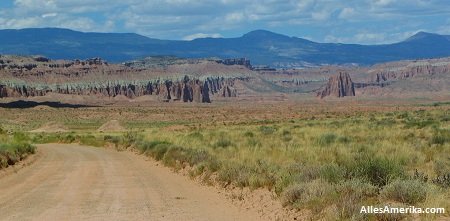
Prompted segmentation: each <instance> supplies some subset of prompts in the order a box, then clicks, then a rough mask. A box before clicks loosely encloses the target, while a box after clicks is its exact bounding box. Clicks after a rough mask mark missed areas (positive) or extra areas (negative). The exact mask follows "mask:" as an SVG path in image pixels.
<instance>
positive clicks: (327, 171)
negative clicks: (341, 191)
mask: <svg viewBox="0 0 450 221" xmlns="http://www.w3.org/2000/svg"><path fill="white" fill-rule="evenodd" d="M345 174H346V171H345V168H342V167H340V166H338V165H336V164H326V165H324V166H322V168H321V169H320V177H321V178H322V179H324V180H326V181H328V182H330V183H338V182H339V181H341V180H343V179H344V178H345Z"/></svg>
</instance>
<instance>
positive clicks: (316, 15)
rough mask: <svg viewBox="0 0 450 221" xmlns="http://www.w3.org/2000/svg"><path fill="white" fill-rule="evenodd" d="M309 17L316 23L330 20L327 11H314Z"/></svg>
mask: <svg viewBox="0 0 450 221" xmlns="http://www.w3.org/2000/svg"><path fill="white" fill-rule="evenodd" d="M311 17H312V19H314V20H317V21H325V20H327V19H328V18H330V12H329V11H328V10H322V11H315V12H312V13H311Z"/></svg>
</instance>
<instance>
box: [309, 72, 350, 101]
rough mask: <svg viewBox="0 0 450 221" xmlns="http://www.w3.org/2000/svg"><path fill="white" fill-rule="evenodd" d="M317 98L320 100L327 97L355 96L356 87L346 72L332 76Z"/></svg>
mask: <svg viewBox="0 0 450 221" xmlns="http://www.w3.org/2000/svg"><path fill="white" fill-rule="evenodd" d="M317 96H319V97H320V98H324V97H327V96H335V97H345V96H355V87H354V84H353V81H352V79H351V78H350V75H349V74H348V73H346V72H339V73H338V74H337V75H333V76H331V77H330V79H329V80H328V83H327V84H326V85H325V87H324V88H323V89H322V90H321V91H319V92H318V94H317Z"/></svg>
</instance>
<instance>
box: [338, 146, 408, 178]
mask: <svg viewBox="0 0 450 221" xmlns="http://www.w3.org/2000/svg"><path fill="white" fill-rule="evenodd" d="M347 171H349V173H350V174H349V175H350V176H351V177H355V178H362V179H367V181H369V182H370V183H372V184H373V185H376V186H384V185H386V184H387V183H389V181H390V180H393V179H395V178H398V177H403V176H404V174H405V172H404V170H403V168H402V166H401V165H400V164H399V163H398V162H397V161H394V160H391V159H387V158H384V157H377V156H371V155H369V154H361V155H359V156H357V157H356V158H355V160H354V161H352V162H350V165H347Z"/></svg>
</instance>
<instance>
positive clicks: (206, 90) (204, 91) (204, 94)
mask: <svg viewBox="0 0 450 221" xmlns="http://www.w3.org/2000/svg"><path fill="white" fill-rule="evenodd" d="M202 103H211V99H210V98H209V86H208V82H207V81H205V83H204V84H203V87H202Z"/></svg>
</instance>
